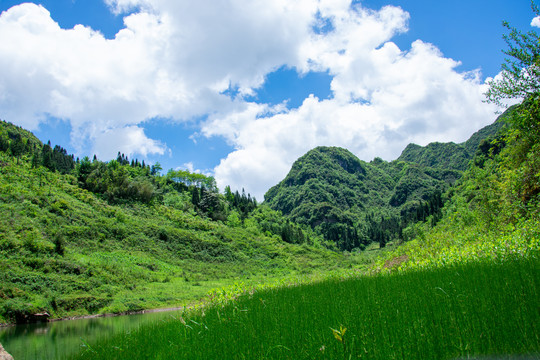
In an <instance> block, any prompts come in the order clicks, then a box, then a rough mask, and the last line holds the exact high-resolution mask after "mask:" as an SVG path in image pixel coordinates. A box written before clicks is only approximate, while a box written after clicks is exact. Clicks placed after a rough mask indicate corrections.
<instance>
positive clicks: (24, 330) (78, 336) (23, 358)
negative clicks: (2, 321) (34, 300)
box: [0, 311, 178, 360]
mask: <svg viewBox="0 0 540 360" xmlns="http://www.w3.org/2000/svg"><path fill="white" fill-rule="evenodd" d="M174 316H178V311H169V312H160V313H147V314H137V315H126V316H115V317H102V318H94V319H79V320H67V321H57V322H51V323H41V324H29V325H18V326H12V327H6V328H0V343H1V344H2V345H3V346H4V349H6V351H7V352H9V353H10V354H11V355H13V358H14V359H15V360H42V359H43V360H49V359H64V358H66V357H67V356H70V355H73V354H74V353H76V352H78V351H80V350H81V348H82V346H84V344H85V343H93V342H94V341H96V340H99V339H100V338H106V337H110V336H112V335H114V334H117V333H119V332H129V331H133V330H136V329H137V328H138V327H139V326H140V325H141V324H143V323H147V322H155V321H161V320H164V319H167V318H170V317H174Z"/></svg>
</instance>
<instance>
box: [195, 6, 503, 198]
mask: <svg viewBox="0 0 540 360" xmlns="http://www.w3.org/2000/svg"><path fill="white" fill-rule="evenodd" d="M340 16H341V18H339V19H336V18H334V20H333V21H334V22H333V24H334V27H335V30H334V31H333V32H332V34H330V35H328V36H317V37H313V38H312V39H311V42H310V43H309V44H307V45H306V46H305V48H304V51H305V53H304V54H305V57H304V59H305V64H304V66H305V67H312V68H317V69H320V70H323V71H329V72H330V73H331V74H333V81H332V84H331V87H332V91H333V97H332V99H325V100H319V99H317V98H316V97H313V96H312V97H309V98H308V99H306V100H305V101H304V103H303V104H302V105H301V106H300V107H299V108H298V109H292V110H288V111H284V112H283V111H282V112H280V113H277V114H263V113H262V111H264V110H265V109H262V108H260V109H256V108H254V107H246V108H245V109H244V110H243V111H242V112H240V113H238V115H237V116H234V115H229V116H228V117H223V118H221V119H220V118H214V119H211V120H210V121H209V122H208V123H207V124H206V125H205V127H204V129H203V131H206V133H208V134H210V135H216V132H217V133H220V131H219V129H225V128H226V129H227V131H221V134H222V135H224V136H227V137H228V138H229V140H230V141H231V142H232V143H234V144H235V145H236V147H237V150H236V151H235V152H233V153H231V154H229V155H228V157H227V158H226V159H224V160H222V162H221V163H220V164H219V166H217V167H216V169H215V173H216V179H217V180H218V185H220V186H223V185H225V184H242V185H243V186H245V187H246V189H248V188H249V189H250V190H251V191H252V193H253V194H255V195H256V196H257V198H259V199H261V198H262V196H263V194H264V192H265V191H266V190H267V189H268V188H269V187H270V186H272V185H274V184H276V183H277V182H279V181H280V180H281V179H283V177H284V176H285V175H286V173H287V172H288V170H289V169H290V166H291V164H292V162H293V161H294V160H295V159H296V158H298V157H299V156H301V155H303V154H304V153H305V152H307V151H309V150H310V149H312V148H313V147H315V146H318V145H327V146H342V147H345V148H348V149H349V150H351V151H352V152H353V153H355V154H356V155H358V156H359V157H360V158H361V159H363V160H367V161H368V160H371V159H373V158H374V157H375V156H380V157H383V158H385V159H387V160H392V159H395V158H396V157H398V156H399V154H400V152H401V151H402V150H403V149H404V147H405V146H406V145H407V144H408V143H410V142H414V143H417V144H421V145H426V144H427V143H429V142H432V141H455V142H460V141H464V140H466V139H467V138H468V137H469V136H470V135H471V134H472V133H473V132H474V131H476V130H478V129H479V128H480V127H482V126H484V125H487V124H489V123H490V122H492V121H493V120H494V115H493V112H494V110H495V109H494V108H493V106H491V105H487V104H485V103H483V102H482V100H483V98H484V97H483V93H484V92H485V91H486V90H487V88H486V85H485V84H483V83H481V80H480V74H479V72H477V71H473V72H467V73H460V72H458V71H457V70H456V68H457V67H458V66H459V65H460V64H459V62H457V61H454V60H452V59H448V58H445V57H444V56H443V54H441V52H440V51H439V50H438V49H437V48H436V47H435V46H433V45H432V44H429V43H424V42H422V41H420V40H417V41H415V42H414V43H413V44H411V48H410V49H408V50H406V51H402V50H400V49H399V48H398V47H397V46H396V45H395V44H394V43H392V42H390V39H391V38H392V36H394V35H395V34H396V33H399V32H402V31H406V24H407V20H408V14H407V13H405V12H403V11H402V10H401V9H399V8H394V7H385V8H383V9H381V11H379V12H373V11H365V10H361V9H360V10H356V11H355V9H350V10H349V12H348V13H346V14H341V15H340ZM306 49H307V50H306ZM257 110H260V111H261V112H259V113H258V114H257V115H256V116H253V115H250V116H251V120H244V121H242V122H238V121H231V120H230V119H236V118H237V117H242V116H245V115H246V113H249V112H250V111H251V112H253V111H255V112H256V111H257ZM238 127H240V128H238ZM231 133H234V134H237V135H234V136H231Z"/></svg>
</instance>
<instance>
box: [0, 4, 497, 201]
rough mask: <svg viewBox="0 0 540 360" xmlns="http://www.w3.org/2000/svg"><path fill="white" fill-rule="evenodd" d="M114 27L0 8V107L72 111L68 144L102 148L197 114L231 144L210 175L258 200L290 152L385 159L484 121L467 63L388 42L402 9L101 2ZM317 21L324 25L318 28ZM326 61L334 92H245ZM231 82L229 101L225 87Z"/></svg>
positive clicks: (205, 129)
mask: <svg viewBox="0 0 540 360" xmlns="http://www.w3.org/2000/svg"><path fill="white" fill-rule="evenodd" d="M106 2H107V3H108V4H109V6H110V7H111V9H112V10H113V11H114V12H115V13H117V14H124V15H125V17H124V23H125V27H124V28H123V29H122V30H121V31H119V32H118V34H116V36H115V38H114V39H105V38H104V37H103V35H102V34H101V33H99V32H96V31H94V30H92V29H90V28H88V27H83V26H80V25H78V26H75V27H74V28H73V29H62V28H60V26H59V25H58V24H57V23H56V22H54V21H53V20H52V19H51V16H50V14H49V12H48V11H47V10H46V9H45V8H43V7H42V6H38V5H35V4H22V5H18V6H15V7H13V8H11V9H9V10H8V11H6V12H4V13H2V14H1V15H0V38H1V39H2V41H1V42H0V54H2V56H0V68H1V69H2V71H1V72H0V109H2V113H1V114H0V116H1V117H2V118H5V119H7V120H9V121H12V122H15V123H17V124H19V125H22V126H24V127H26V128H29V129H31V130H33V129H36V128H37V127H38V126H39V124H40V123H41V122H43V121H44V119H45V118H46V117H47V116H48V115H51V116H53V117H57V118H61V119H64V120H66V121H69V122H70V125H71V127H72V129H73V133H72V141H73V145H74V146H78V148H79V149H82V148H83V146H84V144H87V143H90V146H89V147H90V148H92V149H94V150H95V152H96V154H98V155H100V157H102V158H105V159H106V158H111V157H112V158H114V157H115V156H116V152H117V151H118V150H120V151H122V152H124V153H126V154H132V155H131V157H132V156H133V155H134V154H140V155H143V156H146V155H148V154H164V153H165V152H166V151H167V146H166V144H163V143H161V142H159V141H156V140H155V139H150V138H148V137H147V136H146V135H145V134H144V131H143V129H142V128H141V124H142V123H143V122H144V121H146V120H148V119H151V118H153V117H160V118H167V119H171V120H173V121H185V120H190V119H192V118H194V117H198V116H208V121H207V122H206V123H205V124H204V125H203V126H202V129H201V133H202V134H203V135H205V136H222V137H224V138H225V139H226V140H227V141H228V143H229V144H230V145H232V146H233V147H234V148H235V149H236V150H235V151H233V152H232V153H230V154H228V156H227V157H226V158H224V159H223V160H222V161H221V163H220V164H219V165H218V166H217V167H216V169H215V176H216V179H217V181H218V185H219V186H220V187H223V186H224V185H227V184H229V185H231V186H232V187H233V188H242V187H245V189H246V191H248V192H251V194H253V195H255V196H256V197H257V198H258V199H259V200H262V194H263V193H264V192H265V191H266V190H267V189H268V188H269V187H270V186H272V185H274V184H276V183H277V182H278V181H280V180H281V179H282V178H283V177H284V176H285V174H286V173H287V171H288V170H289V168H290V166H291V165H292V162H293V161H294V160H295V159H296V158H297V157H299V156H300V155H302V154H303V153H305V152H306V151H308V150H309V149H311V148H313V147H315V146H318V145H338V146H344V147H347V148H349V149H350V150H351V151H353V152H354V153H355V154H357V155H358V156H360V157H361V158H362V159H364V160H370V159H372V158H373V157H374V156H382V157H384V158H386V159H393V158H395V157H397V156H398V155H399V152H400V151H401V150H402V149H403V148H404V146H405V145H406V144H407V143H408V142H411V141H413V142H416V143H420V144H426V143H427V142H429V141H450V140H452V141H463V140H465V139H466V138H467V137H468V136H469V135H470V134H471V133H472V132H473V131H475V130H477V129H478V128H480V127H481V126H483V125H486V124H487V123H489V122H491V121H493V115H492V110H493V109H492V107H490V106H489V105H486V104H484V103H482V101H481V100H482V92H483V91H484V90H485V86H484V85H483V84H481V83H480V80H479V76H478V74H477V73H474V72H472V73H459V72H458V71H457V70H456V67H457V66H458V64H459V63H458V62H456V61H454V60H452V59H448V58H445V57H444V56H443V54H441V53H440V52H439V51H438V50H437V48H436V47H434V46H433V45H431V44H428V43H424V42H422V41H416V42H414V43H413V44H412V45H411V48H410V49H405V50H402V49H399V48H398V47H397V46H396V45H395V44H394V43H392V42H391V40H392V38H393V37H394V36H395V35H396V34H399V33H402V32H405V31H407V26H408V20H409V14H408V13H407V12H405V11H403V10H402V9H401V8H398V7H392V6H386V7H383V8H382V9H381V10H379V11H372V10H367V9H364V8H362V7H361V5H358V4H357V5H351V1H350V0H339V1H337V0H298V1H290V0H274V1H267V0H229V1H219V2H216V1H210V0H204V1H191V0H106ZM317 23H325V24H326V23H327V24H331V26H330V27H329V28H328V29H326V31H324V32H322V33H320V32H317V31H314V30H313V27H314V26H316V25H317ZM284 66H285V67H290V68H296V69H297V70H298V71H299V72H301V73H302V72H303V73H305V72H309V71H328V73H329V74H330V75H331V76H333V80H332V83H331V90H332V94H333V97H332V98H331V99H326V100H320V99H317V98H316V97H309V98H307V99H305V101H304V103H303V104H302V106H300V107H299V108H298V109H292V110H287V109H286V108H285V107H284V106H274V107H271V106H269V105H267V104H259V103H249V102H246V101H245V98H243V97H242V95H243V94H252V93H253V91H254V89H256V88H258V87H260V86H262V85H263V84H264V81H265V76H266V75H267V74H269V73H270V72H272V71H275V70H276V69H279V68H281V67H284ZM229 88H234V89H238V91H239V94H240V95H239V96H238V97H236V98H235V99H231V98H230V97H228V96H226V95H223V94H222V92H223V91H225V90H227V89H229Z"/></svg>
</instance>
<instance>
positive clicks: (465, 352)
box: [75, 257, 540, 360]
mask: <svg viewBox="0 0 540 360" xmlns="http://www.w3.org/2000/svg"><path fill="white" fill-rule="evenodd" d="M539 282H540V266H539V261H538V259H537V258H535V257H532V258H529V259H524V258H516V259H514V260H511V261H506V262H504V263H499V264H494V263H487V262H485V263H483V262H478V263H473V264H465V265H455V266H449V267H445V268H438V269H431V270H421V271H411V272H407V273H401V274H391V275H378V276H372V277H360V278H355V279H346V280H339V279H332V280H327V281H323V282H320V283H315V284H306V285H299V286H292V287H283V288H276V289H268V290H263V291H258V292H255V293H253V294H251V295H250V294H247V295H245V296H241V297H240V298H238V299H236V300H235V301H233V302H230V303H229V304H227V305H224V306H213V307H212V306H210V307H207V308H201V309H199V310H198V311H197V312H194V313H193V312H192V313H184V314H182V315H178V314H176V315H174V316H171V318H170V319H169V320H166V321H162V322H158V323H154V324H151V325H147V326H143V327H141V328H140V329H138V331H135V332H132V333H129V334H121V335H119V336H117V337H114V338H111V339H108V340H106V341H102V342H99V343H96V344H86V345H85V347H84V350H83V351H81V353H79V354H78V355H77V356H76V357H75V358H77V359H130V360H134V359H458V358H467V357H474V356H506V355H525V356H538V354H540V312H539V309H540V293H539Z"/></svg>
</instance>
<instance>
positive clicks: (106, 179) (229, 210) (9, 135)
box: [0, 121, 315, 244]
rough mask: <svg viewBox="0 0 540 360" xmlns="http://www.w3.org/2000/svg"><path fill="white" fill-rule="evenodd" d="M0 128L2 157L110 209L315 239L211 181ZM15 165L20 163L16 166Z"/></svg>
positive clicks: (302, 239)
mask: <svg viewBox="0 0 540 360" xmlns="http://www.w3.org/2000/svg"><path fill="white" fill-rule="evenodd" d="M1 125H2V126H1V127H0V151H4V152H6V153H8V154H10V155H12V156H14V157H16V158H17V159H19V160H21V159H25V161H30V163H31V166H32V168H35V169H37V168H40V167H43V168H46V169H48V170H50V171H53V172H59V173H61V174H70V175H72V176H74V177H75V179H76V180H77V183H78V185H79V187H80V188H83V189H86V190H88V191H91V192H92V193H94V194H97V195H99V196H101V197H102V198H103V199H105V200H107V201H108V202H110V203H111V204H126V203H129V202H133V201H135V202H139V203H144V204H148V205H152V204H155V205H159V204H165V205H168V206H173V207H175V208H178V209H181V210H183V211H191V212H194V213H195V214H198V215H200V216H204V217H207V218H209V219H211V220H213V221H221V222H223V223H226V224H228V225H229V226H233V227H238V226H242V227H249V226H255V227H257V228H259V229H260V230H261V231H263V232H264V233H266V234H267V235H275V236H278V237H280V238H281V239H282V240H283V241H284V242H287V243H293V244H302V243H305V242H312V240H313V238H314V237H315V236H314V235H313V234H312V235H311V236H310V235H308V234H307V232H306V231H307V230H305V229H303V228H302V227H300V226H299V225H297V224H295V223H293V222H291V221H290V220H287V219H285V218H284V217H283V215H281V213H280V212H277V211H274V210H270V209H269V208H268V207H262V208H261V207H260V206H259V204H258V203H257V200H256V199H255V198H254V197H252V196H251V195H250V194H249V193H246V192H245V190H244V189H242V191H241V192H239V191H238V190H236V191H234V192H233V191H232V190H231V188H230V186H227V187H226V188H225V191H224V193H223V194H221V193H220V192H219V189H218V188H217V186H216V181H215V179H214V178H213V177H212V176H207V175H204V174H200V173H194V172H190V171H188V170H183V169H177V170H174V169H171V170H169V171H168V172H167V173H166V174H165V175H161V174H160V172H161V171H162V170H163V169H162V167H161V165H160V164H159V163H156V164H153V165H149V164H146V163H145V161H144V160H143V161H139V160H138V159H129V157H128V156H126V155H125V154H123V153H121V152H118V155H117V157H116V159H113V160H111V161H108V162H105V161H101V160H99V159H98V158H97V157H96V156H95V155H94V156H93V159H92V160H90V158H89V157H84V158H82V159H79V158H75V157H74V156H73V155H70V154H68V153H67V151H66V149H64V148H62V147H61V146H58V145H55V146H54V147H53V146H52V145H51V143H50V141H49V142H48V143H47V144H42V143H41V142H40V141H39V140H38V139H37V138H36V137H35V136H34V135H33V134H31V133H29V132H27V131H26V130H24V129H22V128H21V127H18V126H15V125H13V124H11V123H8V122H5V121H3V122H2V124H1ZM19 160H18V161H19Z"/></svg>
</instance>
